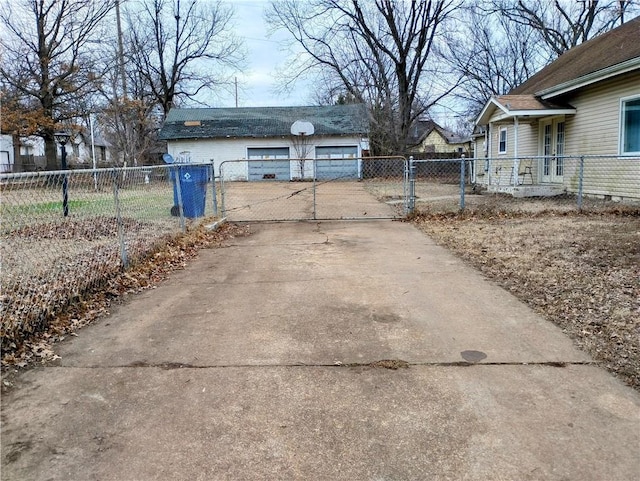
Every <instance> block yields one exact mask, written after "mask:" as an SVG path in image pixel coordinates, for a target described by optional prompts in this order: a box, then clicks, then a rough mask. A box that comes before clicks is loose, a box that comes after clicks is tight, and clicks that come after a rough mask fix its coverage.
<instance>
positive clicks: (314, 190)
mask: <svg viewBox="0 0 640 481" xmlns="http://www.w3.org/2000/svg"><path fill="white" fill-rule="evenodd" d="M316 167H317V166H316V159H315V158H314V159H313V220H317V218H318V212H317V210H316V208H317V204H316Z"/></svg>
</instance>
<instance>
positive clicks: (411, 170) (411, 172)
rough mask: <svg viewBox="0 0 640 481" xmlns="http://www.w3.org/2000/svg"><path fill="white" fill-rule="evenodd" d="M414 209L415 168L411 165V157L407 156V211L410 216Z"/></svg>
mask: <svg viewBox="0 0 640 481" xmlns="http://www.w3.org/2000/svg"><path fill="white" fill-rule="evenodd" d="M415 208H416V166H415V164H414V163H413V155H411V156H409V209H408V213H409V214H411V213H412V212H413V211H414V210H415Z"/></svg>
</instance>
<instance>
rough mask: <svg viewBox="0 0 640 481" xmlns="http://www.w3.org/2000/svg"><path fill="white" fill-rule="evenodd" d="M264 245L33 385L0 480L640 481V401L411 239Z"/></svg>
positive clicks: (343, 229)
mask: <svg viewBox="0 0 640 481" xmlns="http://www.w3.org/2000/svg"><path fill="white" fill-rule="evenodd" d="M250 229H251V231H252V235H250V236H248V237H243V238H235V239H231V240H230V241H228V243H227V245H226V246H225V247H223V248H219V249H211V250H203V251H201V253H200V254H199V256H198V258H197V259H195V260H194V261H192V262H191V263H190V265H189V266H187V268H186V269H184V270H182V271H180V272H177V273H174V274H173V275H172V276H171V278H170V279H169V280H168V281H166V282H164V283H163V284H162V285H160V286H158V287H157V288H155V289H151V290H148V291H145V292H143V293H141V294H138V295H136V296H133V297H132V298H131V299H130V300H128V301H127V302H126V303H124V304H122V305H120V306H117V307H116V308H115V309H113V312H112V313H111V314H110V315H109V316H107V317H105V318H103V319H101V320H99V321H98V322H96V323H95V324H93V325H91V326H89V327H87V328H85V329H83V330H81V331H79V333H78V334H79V335H78V337H76V338H72V339H71V340H69V341H65V342H63V343H61V344H60V345H59V346H57V351H58V354H60V356H62V358H61V360H60V361H58V362H57V364H56V365H50V366H46V367H40V368H37V369H33V370H31V371H28V372H25V373H23V374H22V375H20V376H19V377H18V385H17V386H16V388H15V389H13V390H12V391H11V392H10V393H9V394H8V395H6V396H4V399H3V400H2V474H1V479H3V480H24V479H29V480H43V481H44V480H47V481H49V480H218V479H220V480H243V479H264V480H273V479H284V480H290V479H314V480H325V479H326V480H418V479H438V480H462V479H464V480H488V479H491V480H512V479H518V480H527V479H531V480H538V479H545V480H573V479H576V480H578V479H579V480H603V479H607V480H631V479H638V478H640V396H639V394H638V393H637V392H636V391H634V390H632V389H630V388H628V387H626V386H624V385H623V384H621V383H620V382H619V381H618V380H617V379H615V378H613V377H612V376H611V375H610V374H608V373H607V372H605V371H604V370H602V369H601V368H599V367H597V366H596V365H595V364H594V363H593V362H592V361H591V359H590V358H589V357H588V356H587V355H586V354H584V353H583V352H581V351H579V350H577V349H576V348H575V347H574V346H573V344H572V342H571V341H570V340H569V339H568V338H567V337H566V336H565V335H564V334H563V333H562V331H561V330H560V329H559V328H557V327H555V326H554V325H552V324H551V323H549V322H547V321H546V320H544V319H543V318H541V317H540V316H539V315H537V314H536V313H535V312H533V311H532V310H531V309H529V308H528V307H526V306H525V305H524V304H522V303H521V302H519V301H518V300H517V299H515V298H514V297H513V296H512V295H510V294H509V293H508V292H506V291H504V290H502V289H501V288H499V287H497V286H496V285H495V284H493V283H492V282H490V281H488V280H487V279H485V278H483V277H482V275H480V274H479V273H478V272H477V271H475V270H474V269H472V268H470V267H468V266H467V265H465V263H464V262H463V261H461V260H460V259H458V258H456V257H454V256H453V255H451V254H450V253H449V252H448V251H446V250H445V249H443V248H441V247H438V246H436V245H435V244H434V242H433V241H432V240H431V239H429V238H428V237H426V236H425V235H424V234H423V233H421V232H419V231H418V230H416V229H415V228H414V227H413V226H412V225H411V224H408V223H401V222H322V223H316V222H307V223H278V224H255V225H251V226H250ZM392 368H393V369H392Z"/></svg>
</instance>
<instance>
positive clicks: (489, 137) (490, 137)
mask: <svg viewBox="0 0 640 481" xmlns="http://www.w3.org/2000/svg"><path fill="white" fill-rule="evenodd" d="M485 136H486V137H485V138H486V142H487V156H488V157H489V160H488V161H487V164H488V169H489V170H488V171H487V185H491V151H492V149H491V142H493V124H492V123H491V122H489V124H488V125H487V130H486V132H485Z"/></svg>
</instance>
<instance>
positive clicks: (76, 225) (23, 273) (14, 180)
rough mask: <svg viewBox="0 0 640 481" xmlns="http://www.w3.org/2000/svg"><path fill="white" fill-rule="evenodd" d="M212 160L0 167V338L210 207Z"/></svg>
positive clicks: (37, 323) (32, 323) (13, 334)
mask: <svg viewBox="0 0 640 481" xmlns="http://www.w3.org/2000/svg"><path fill="white" fill-rule="evenodd" d="M212 172H213V169H212V165H210V164H203V165H172V166H153V167H138V168H121V169H98V170H67V171H56V172H33V173H23V174H3V175H0V192H1V204H0V214H1V219H2V224H1V226H0V231H1V236H2V237H1V242H0V256H1V257H0V258H1V262H2V264H1V269H2V292H1V295H0V299H1V308H2V311H1V313H0V314H1V328H2V332H1V336H2V347H3V348H11V347H13V346H11V344H12V343H13V342H14V341H15V340H18V339H22V338H23V337H25V335H26V334H29V333H33V332H37V331H39V330H41V329H43V328H45V327H46V326H47V325H48V323H49V322H51V320H52V319H53V318H55V316H56V314H57V313H59V312H60V311H61V309H63V308H64V307H65V306H67V305H69V304H70V303H72V302H75V301H76V300H80V299H81V298H82V296H83V295H84V294H85V293H87V292H91V291H95V290H96V289H99V288H100V287H101V286H103V285H104V284H105V282H106V281H107V280H108V279H109V278H111V277H112V276H114V275H115V274H117V273H119V272H121V271H122V270H123V268H126V267H128V266H130V265H132V264H134V263H136V262H137V261H139V260H141V259H144V258H146V257H147V256H149V255H152V254H153V253H154V252H156V251H157V250H158V249H159V248H161V247H162V246H163V245H164V244H166V242H167V240H169V239H170V238H172V237H175V236H177V235H179V234H180V233H182V232H184V231H185V230H186V228H187V226H188V225H189V224H190V223H193V222H198V219H202V218H205V217H209V216H215V215H216V213H217V212H216V210H217V198H216V192H215V184H214V183H212V182H211V179H212V175H211V174H212Z"/></svg>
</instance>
